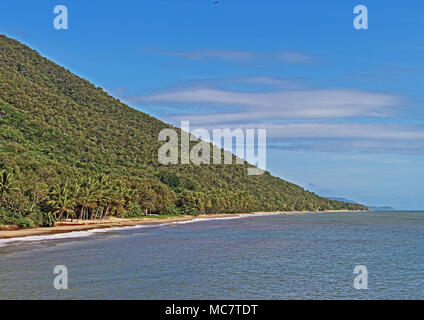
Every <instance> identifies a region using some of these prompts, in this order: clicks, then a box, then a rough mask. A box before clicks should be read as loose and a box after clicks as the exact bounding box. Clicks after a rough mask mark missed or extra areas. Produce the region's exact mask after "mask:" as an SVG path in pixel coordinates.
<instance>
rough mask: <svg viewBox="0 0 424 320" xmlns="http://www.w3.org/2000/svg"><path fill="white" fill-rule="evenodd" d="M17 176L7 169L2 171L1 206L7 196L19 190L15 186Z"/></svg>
mask: <svg viewBox="0 0 424 320" xmlns="http://www.w3.org/2000/svg"><path fill="white" fill-rule="evenodd" d="M14 178H15V176H14V174H13V173H11V172H8V171H6V170H5V169H3V170H1V171H0V206H1V204H2V203H3V201H4V198H5V197H6V195H7V194H9V193H11V192H12V191H15V190H17V188H16V187H15V186H14V185H15V179H14Z"/></svg>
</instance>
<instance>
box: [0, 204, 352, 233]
mask: <svg viewBox="0 0 424 320" xmlns="http://www.w3.org/2000/svg"><path fill="white" fill-rule="evenodd" d="M314 212H315V211H281V212H254V213H242V214H241V213H234V214H204V215H199V216H180V217H165V218H164V217H160V216H147V217H143V218H132V219H128V218H116V217H110V218H108V219H104V220H88V221H87V220H85V221H81V220H80V221H76V220H74V221H62V222H59V223H57V224H56V226H54V227H45V228H40V227H38V228H29V229H18V230H1V231H0V239H10V238H18V237H27V236H40V235H49V234H57V233H65V232H73V231H86V230H92V229H103V228H113V227H127V226H135V225H155V224H163V223H170V222H178V221H188V220H193V219H216V218H234V217H248V216H260V215H281V214H283V215H284V214H285V215H289V214H301V213H314ZM321 212H346V210H342V211H337V210H331V211H321Z"/></svg>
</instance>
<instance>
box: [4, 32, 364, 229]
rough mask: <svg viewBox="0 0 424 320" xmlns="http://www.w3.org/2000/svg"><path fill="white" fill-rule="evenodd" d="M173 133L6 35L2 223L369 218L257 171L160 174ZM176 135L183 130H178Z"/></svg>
mask: <svg viewBox="0 0 424 320" xmlns="http://www.w3.org/2000/svg"><path fill="white" fill-rule="evenodd" d="M164 128H172V127H171V126H170V125H168V124H166V123H164V122H162V121H160V120H158V119H155V118H153V117H151V116H149V115H148V114H145V113H143V112H140V111H137V110H135V109H133V108H131V107H129V106H127V105H125V104H123V103H122V102H120V101H119V100H117V99H115V98H114V97H112V96H110V95H108V94H107V93H106V92H104V91H103V89H101V88H98V87H96V86H94V85H93V84H91V83H90V82H88V81H86V80H84V79H82V78H80V77H78V76H76V75H74V74H72V73H71V72H70V71H68V70H66V69H65V68H63V67H61V66H58V65H57V64H55V63H53V62H51V61H49V60H48V59H46V58H44V57H42V56H41V55H39V54H38V53H37V52H36V51H34V50H32V49H30V48H29V47H27V46H25V45H23V44H21V43H19V42H18V41H16V40H13V39H10V38H8V37H6V36H4V35H0V224H16V225H18V226H21V227H28V226H33V225H52V224H53V223H54V221H55V220H57V219H59V218H65V217H69V218H78V219H97V218H103V217H107V216H109V215H116V216H122V217H123V216H127V217H132V216H139V215H142V214H145V213H157V214H199V213H218V212H219V213H233V212H253V211H289V210H332V209H333V210H345V209H346V210H347V209H366V207H364V206H362V205H358V204H351V203H345V202H340V201H332V200H329V199H326V198H322V197H319V196H317V195H316V194H314V193H311V192H308V191H306V190H304V189H302V188H300V187H299V186H297V185H295V184H292V183H289V182H287V181H284V180H282V179H280V178H277V177H274V176H272V175H271V174H269V173H268V172H265V174H263V175H261V176H249V175H248V174H247V170H246V168H247V167H249V166H250V165H249V164H247V163H245V164H244V165H225V164H222V165H193V164H190V165H167V166H164V165H161V164H159V162H158V158H157V155H158V149H159V148H160V146H161V145H162V143H163V142H160V141H158V135H159V132H160V131H161V130H162V129H164ZM174 129H175V128H174Z"/></svg>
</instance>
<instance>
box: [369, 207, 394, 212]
mask: <svg viewBox="0 0 424 320" xmlns="http://www.w3.org/2000/svg"><path fill="white" fill-rule="evenodd" d="M368 208H369V209H370V210H371V211H392V210H396V209H395V208H392V207H374V206H368Z"/></svg>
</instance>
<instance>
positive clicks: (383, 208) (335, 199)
mask: <svg viewBox="0 0 424 320" xmlns="http://www.w3.org/2000/svg"><path fill="white" fill-rule="evenodd" d="M326 198H327V199H330V200H334V201H342V202H347V203H352V204H358V203H357V202H355V201H352V200H349V199H345V198H341V197H326ZM368 208H369V209H370V210H371V211H390V210H396V209H395V208H392V207H387V206H383V207H378V206H368Z"/></svg>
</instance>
